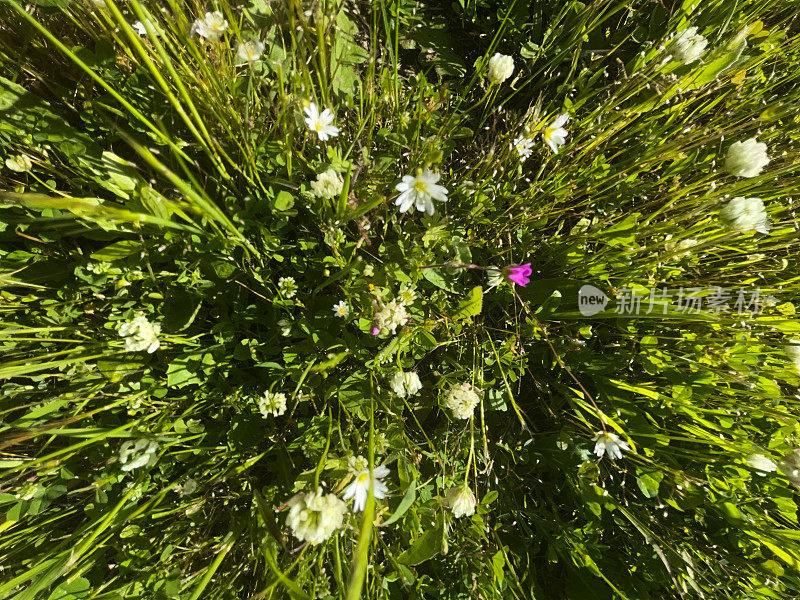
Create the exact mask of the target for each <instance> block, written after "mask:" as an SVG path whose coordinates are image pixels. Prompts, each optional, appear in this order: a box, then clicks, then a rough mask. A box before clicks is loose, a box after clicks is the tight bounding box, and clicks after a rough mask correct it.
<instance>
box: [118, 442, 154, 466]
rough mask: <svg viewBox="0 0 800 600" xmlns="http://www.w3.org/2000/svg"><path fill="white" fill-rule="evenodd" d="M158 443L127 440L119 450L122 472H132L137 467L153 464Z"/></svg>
mask: <svg viewBox="0 0 800 600" xmlns="http://www.w3.org/2000/svg"><path fill="white" fill-rule="evenodd" d="M157 451H158V442H155V441H154V440H148V439H144V438H142V439H138V440H136V441H132V440H128V441H127V442H124V443H123V444H122V446H120V448H119V462H120V464H121V465H122V467H121V468H122V470H123V471H126V472H127V471H133V470H134V469H138V468H139V467H150V466H152V465H154V464H155V462H156V459H157V456H156V452H157Z"/></svg>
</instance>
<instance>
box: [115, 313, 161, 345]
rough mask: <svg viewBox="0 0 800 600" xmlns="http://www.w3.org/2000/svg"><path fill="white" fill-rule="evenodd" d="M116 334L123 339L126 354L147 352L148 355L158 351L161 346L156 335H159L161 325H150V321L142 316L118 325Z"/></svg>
mask: <svg viewBox="0 0 800 600" xmlns="http://www.w3.org/2000/svg"><path fill="white" fill-rule="evenodd" d="M118 333H119V335H120V336H121V337H123V338H125V351H126V352H139V351H141V350H147V353H148V354H152V353H153V352H155V351H156V350H158V348H159V346H160V345H161V343H160V342H159V341H158V334H159V333H161V325H155V324H153V323H150V321H148V320H147V318H146V317H144V316H142V315H139V316H138V317H135V318H134V319H132V320H131V321H128V322H127V323H123V324H122V325H120V327H119V330H118Z"/></svg>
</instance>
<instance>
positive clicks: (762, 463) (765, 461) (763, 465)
mask: <svg viewBox="0 0 800 600" xmlns="http://www.w3.org/2000/svg"><path fill="white" fill-rule="evenodd" d="M747 464H748V465H750V466H751V467H753V468H754V469H755V470H756V472H757V473H758V474H759V475H766V474H767V473H772V472H773V471H777V470H778V465H776V464H775V463H774V462H773V461H772V459H770V458H768V457H766V456H764V455H763V454H758V453H755V454H751V455H750V456H748V457H747Z"/></svg>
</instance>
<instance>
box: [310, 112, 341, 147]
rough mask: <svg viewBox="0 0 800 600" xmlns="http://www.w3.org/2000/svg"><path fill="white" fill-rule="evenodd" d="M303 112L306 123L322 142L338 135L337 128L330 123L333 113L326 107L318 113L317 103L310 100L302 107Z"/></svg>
mask: <svg viewBox="0 0 800 600" xmlns="http://www.w3.org/2000/svg"><path fill="white" fill-rule="evenodd" d="M303 112H305V113H306V125H308V128H309V129H310V130H311V131H314V132H316V134H317V136H319V139H321V140H322V141H323V142H325V141H327V140H328V138H331V137H336V136H337V135H339V128H338V127H334V126H333V125H332V123H333V113H332V112H331V111H330V109H327V108H326V109H325V110H323V111H322V112H321V113H320V112H319V109H318V108H317V105H316V104H314V103H313V102H312V103H311V104H309V105H308V106H306V107H305V108H304V109H303Z"/></svg>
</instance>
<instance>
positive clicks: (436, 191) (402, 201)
mask: <svg viewBox="0 0 800 600" xmlns="http://www.w3.org/2000/svg"><path fill="white" fill-rule="evenodd" d="M440 177H441V175H440V174H439V173H433V172H431V171H430V170H429V169H425V170H424V171H423V172H422V173H420V174H419V175H404V176H403V179H402V181H401V182H400V183H398V184H397V185H396V186H395V189H396V190H397V191H398V192H400V195H399V196H398V197H397V200H395V205H397V206H399V207H400V212H401V213H404V212H408V210H409V209H410V208H411V207H412V206H414V207H416V209H417V210H418V211H420V212H422V211H424V212H426V213H428V214H429V215H432V214H433V212H434V209H433V201H432V200H439V201H440V202H447V188H444V187H442V186H441V185H438V184H437V182H438V181H439V178H440Z"/></svg>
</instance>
